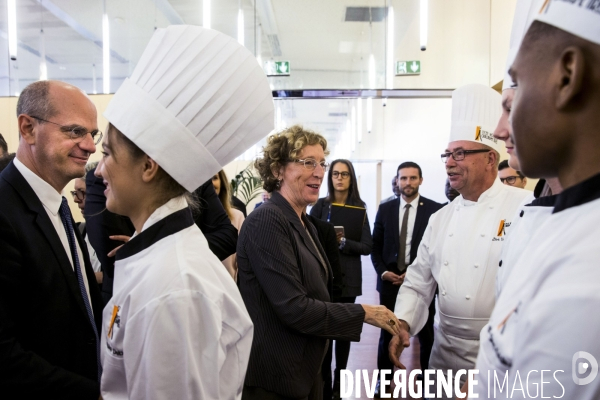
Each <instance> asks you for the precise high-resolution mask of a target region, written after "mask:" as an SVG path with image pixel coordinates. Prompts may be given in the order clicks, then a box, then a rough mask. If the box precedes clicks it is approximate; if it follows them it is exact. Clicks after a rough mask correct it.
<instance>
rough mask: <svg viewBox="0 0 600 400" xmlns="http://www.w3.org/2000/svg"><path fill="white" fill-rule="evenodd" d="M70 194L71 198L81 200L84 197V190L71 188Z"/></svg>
mask: <svg viewBox="0 0 600 400" xmlns="http://www.w3.org/2000/svg"><path fill="white" fill-rule="evenodd" d="M71 194H72V195H73V200H79V201H83V200H84V199H85V192H84V191H83V190H81V189H77V190H71Z"/></svg>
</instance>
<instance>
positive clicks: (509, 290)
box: [476, 175, 600, 400]
mask: <svg viewBox="0 0 600 400" xmlns="http://www.w3.org/2000/svg"><path fill="white" fill-rule="evenodd" d="M594 191H595V195H591V194H590V193H593V192H594ZM599 239H600V175H597V176H596V177H594V178H592V179H590V180H588V181H586V183H584V184H579V185H577V186H575V187H572V188H569V189H567V190H565V191H564V192H563V193H561V194H560V195H558V198H557V200H556V206H555V208H554V213H553V214H552V215H551V216H550V217H548V218H546V220H545V221H544V222H543V223H542V224H541V226H540V227H539V228H538V229H537V231H536V232H535V234H534V237H533V238H531V240H530V242H529V246H528V249H527V251H526V252H524V253H523V255H522V257H521V258H520V259H519V260H518V262H517V263H516V264H515V266H514V270H513V273H511V274H510V275H509V277H508V280H507V281H506V284H505V286H504V288H503V289H502V292H501V294H500V297H499V298H498V300H497V303H496V307H495V308H494V312H493V313H492V315H491V317H490V321H489V323H488V324H487V325H486V326H485V327H484V329H483V330H482V331H481V347H480V350H479V356H478V358H477V366H476V368H477V369H478V370H479V375H478V378H477V380H478V382H479V384H478V386H477V387H476V388H477V390H476V393H478V394H479V398H488V384H489V383H488V382H489V380H488V374H489V376H490V378H491V380H492V382H491V383H490V384H489V386H490V390H491V394H492V395H493V384H494V382H493V380H494V373H496V374H497V376H498V377H499V379H500V380H502V379H503V378H504V376H505V375H506V373H507V372H508V377H509V378H508V383H509V386H508V387H509V388H510V391H509V390H506V388H505V390H504V392H503V393H500V391H499V388H498V387H496V396H495V398H497V399H504V398H523V397H524V396H523V394H522V393H523V392H522V391H520V390H519V387H520V386H522V388H523V390H524V393H525V395H526V396H527V398H533V397H535V391H536V390H541V389H540V387H541V386H542V384H541V381H542V378H541V371H542V370H544V371H546V373H545V376H544V378H543V381H544V382H545V383H544V384H543V386H544V393H543V396H544V398H553V397H554V398H563V399H582V400H584V399H586V400H587V399H598V398H600V378H599V377H596V378H595V379H594V380H593V381H592V382H591V383H589V384H586V385H578V384H575V382H574V379H573V377H574V376H576V377H577V378H584V377H586V375H587V376H590V373H589V372H588V373H587V374H583V375H581V374H580V373H579V372H578V371H577V369H578V368H577V367H579V365H580V364H583V363H584V362H587V363H588V367H589V368H588V371H589V370H591V369H592V368H593V366H594V362H593V361H590V360H589V357H588V359H582V358H580V357H579V354H578V355H576V354H577V353H578V352H587V353H589V354H591V355H592V356H593V357H594V358H595V362H596V367H597V365H598V364H597V361H598V360H600V340H598V332H600V318H598V310H599V309H600V261H599V260H600V246H599V242H600V241H599ZM517 271H518V273H517ZM580 361H582V362H580ZM574 368H575V370H574ZM596 370H597V368H596ZM517 372H518V373H519V377H520V379H521V381H522V385H519V382H518V380H517V379H516V376H517ZM591 374H593V372H592V373H591ZM528 376H529V377H528ZM515 380H517V383H516V385H515ZM513 386H516V387H517V390H516V392H515V393H513V389H512V388H513ZM490 398H492V397H490ZM538 398H542V394H541V393H538Z"/></svg>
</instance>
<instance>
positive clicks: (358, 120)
mask: <svg viewBox="0 0 600 400" xmlns="http://www.w3.org/2000/svg"><path fill="white" fill-rule="evenodd" d="M356 103H357V104H356V136H357V139H358V143H362V98H360V97H359V98H358V99H356Z"/></svg>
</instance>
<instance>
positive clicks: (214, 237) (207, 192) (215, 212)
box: [194, 179, 238, 261]
mask: <svg viewBox="0 0 600 400" xmlns="http://www.w3.org/2000/svg"><path fill="white" fill-rule="evenodd" d="M194 195H195V196H196V198H197V199H198V201H199V202H200V210H199V211H196V212H194V222H196V225H198V228H200V230H201V231H202V233H203V234H204V236H205V237H206V241H207V242H208V247H209V248H210V251H212V252H213V253H215V255H216V256H217V257H218V258H219V260H221V261H223V260H224V259H226V258H227V257H229V256H230V255H232V254H233V253H235V246H236V244H237V238H238V231H237V228H236V227H235V226H233V225H232V224H231V220H230V219H229V217H228V216H227V213H226V212H225V209H224V208H223V204H221V200H219V197H218V196H217V193H216V192H215V188H214V187H213V185H212V179H209V180H208V181H206V182H205V183H204V184H203V185H202V186H200V187H199V188H198V189H196V190H195V191H194Z"/></svg>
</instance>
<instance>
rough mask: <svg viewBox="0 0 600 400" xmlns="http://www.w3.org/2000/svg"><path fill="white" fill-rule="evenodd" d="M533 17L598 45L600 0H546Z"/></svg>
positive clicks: (599, 43)
mask: <svg viewBox="0 0 600 400" xmlns="http://www.w3.org/2000/svg"><path fill="white" fill-rule="evenodd" d="M535 19H536V20H537V21H540V22H544V23H546V24H548V25H552V26H554V27H556V28H559V29H562V30H563V31H565V32H568V33H571V34H573V35H575V36H579V37H580V38H583V39H585V40H588V41H590V42H592V43H595V44H598V45H600V2H598V1H565V0H546V1H544V4H543V5H542V7H541V8H540V10H539V13H538V14H537V15H536V17H535Z"/></svg>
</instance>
